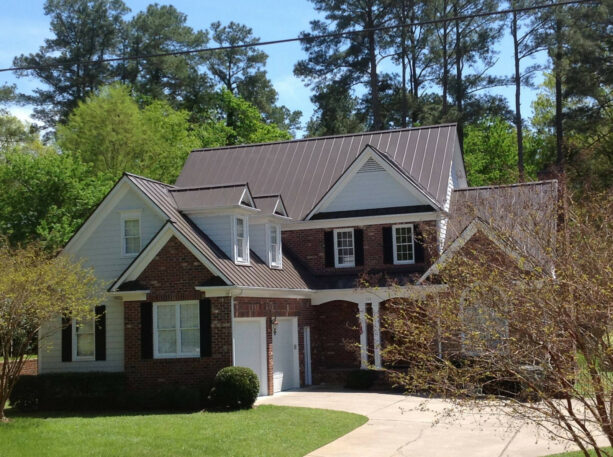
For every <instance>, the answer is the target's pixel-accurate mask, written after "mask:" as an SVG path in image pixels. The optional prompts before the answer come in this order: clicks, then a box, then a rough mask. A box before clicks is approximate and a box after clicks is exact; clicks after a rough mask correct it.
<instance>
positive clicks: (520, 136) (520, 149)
mask: <svg viewBox="0 0 613 457" xmlns="http://www.w3.org/2000/svg"><path fill="white" fill-rule="evenodd" d="M511 35H512V36H513V57H514V59H515V78H514V79H515V129H516V131H517V171H518V172H519V182H524V179H525V178H524V132H523V121H522V117H521V73H520V67H519V41H518V39H517V13H516V12H513V18H512V22H511Z"/></svg>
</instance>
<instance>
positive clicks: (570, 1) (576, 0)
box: [0, 0, 600, 72]
mask: <svg viewBox="0 0 613 457" xmlns="http://www.w3.org/2000/svg"><path fill="white" fill-rule="evenodd" d="M586 3H592V4H599V3H600V1H598V0H566V1H562V2H556V3H546V4H542V5H534V6H527V7H523V8H511V9H506V10H497V11H487V12H483V13H473V14H466V15H463V16H453V17H442V18H438V19H431V20H427V21H420V22H411V23H408V24H395V25H388V26H378V27H371V28H366V29H360V30H348V31H346V32H333V33H325V34H322V35H308V34H306V35H303V36H301V37H295V38H285V39H280V40H271V41H258V42H253V43H245V44H237V45H231V46H217V47H214V48H199V49H186V50H182V51H168V52H161V53H156V54H142V55H134V56H120V57H108V58H103V59H97V60H73V61H66V62H54V63H50V64H45V65H31V66H24V67H10V68H0V72H7V71H31V70H39V69H50V68H57V67H66V66H72V65H98V64H101V63H109V62H121V61H133V60H146V59H154V58H158V57H170V56H182V55H189V54H200V53H206V52H215V51H227V50H232V49H244V48H256V47H262V46H272V45H277V44H284V43H293V42H297V41H305V42H310V41H317V40H322V39H326V38H341V37H348V36H353V35H361V34H365V33H370V32H377V31H386V30H394V29H399V28H408V27H419V26H425V25H434V24H442V23H445V22H455V21H465V20H468V19H476V18H480V17H488V16H501V15H505V14H512V13H523V12H528V11H536V10H542V9H546V8H556V7H560V6H568V5H577V4H586Z"/></svg>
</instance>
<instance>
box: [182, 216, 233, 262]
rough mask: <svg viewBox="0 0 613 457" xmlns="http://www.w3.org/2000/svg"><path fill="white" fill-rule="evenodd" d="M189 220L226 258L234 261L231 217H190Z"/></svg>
mask: <svg viewBox="0 0 613 457" xmlns="http://www.w3.org/2000/svg"><path fill="white" fill-rule="evenodd" d="M191 219H192V221H194V223H195V224H196V225H197V226H198V227H199V228H200V230H202V231H203V232H204V233H206V234H207V235H208V236H209V237H210V238H211V239H212V240H213V242H214V243H215V244H216V245H217V246H219V248H220V249H221V250H222V251H223V252H225V253H226V255H227V256H228V257H230V258H231V259H234V254H233V252H232V246H233V240H232V233H233V226H232V222H233V217H232V216H231V215H229V214H223V215H217V216H191Z"/></svg>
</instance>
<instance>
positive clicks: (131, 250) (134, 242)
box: [121, 211, 141, 256]
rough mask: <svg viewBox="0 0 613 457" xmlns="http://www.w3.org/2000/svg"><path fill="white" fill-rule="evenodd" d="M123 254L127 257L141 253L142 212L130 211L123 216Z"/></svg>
mask: <svg viewBox="0 0 613 457" xmlns="http://www.w3.org/2000/svg"><path fill="white" fill-rule="evenodd" d="M121 238H122V243H121V252H122V254H123V255H125V256H133V255H137V254H138V253H139V252H140V244H141V243H140V212H138V211H129V212H125V213H122V215H121Z"/></svg>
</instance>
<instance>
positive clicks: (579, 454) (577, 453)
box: [547, 447, 613, 457]
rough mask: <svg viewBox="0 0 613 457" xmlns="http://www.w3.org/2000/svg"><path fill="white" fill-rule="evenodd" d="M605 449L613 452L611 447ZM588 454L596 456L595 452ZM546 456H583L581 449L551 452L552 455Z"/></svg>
mask: <svg viewBox="0 0 613 457" xmlns="http://www.w3.org/2000/svg"><path fill="white" fill-rule="evenodd" d="M605 450H606V451H607V452H609V453H611V452H613V448H610V447H607V448H605ZM590 455H593V456H596V454H594V453H593V452H592V453H590ZM547 457H583V452H581V451H578V452H577V451H576V452H565V453H563V454H553V455H549V456H547Z"/></svg>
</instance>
